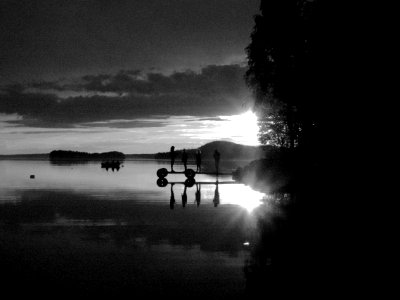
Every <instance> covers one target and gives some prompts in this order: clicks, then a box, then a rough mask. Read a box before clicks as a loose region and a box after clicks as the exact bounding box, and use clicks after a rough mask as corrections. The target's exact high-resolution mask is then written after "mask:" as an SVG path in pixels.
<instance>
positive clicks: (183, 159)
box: [182, 149, 188, 171]
mask: <svg viewBox="0 0 400 300" xmlns="http://www.w3.org/2000/svg"><path fill="white" fill-rule="evenodd" d="M187 160H188V155H187V153H186V150H185V149H183V151H182V162H183V166H184V167H185V171H186V168H187Z"/></svg>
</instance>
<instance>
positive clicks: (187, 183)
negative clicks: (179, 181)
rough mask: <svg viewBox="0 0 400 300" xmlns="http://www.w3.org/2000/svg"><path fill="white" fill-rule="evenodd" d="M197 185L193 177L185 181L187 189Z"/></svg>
mask: <svg viewBox="0 0 400 300" xmlns="http://www.w3.org/2000/svg"><path fill="white" fill-rule="evenodd" d="M195 183H196V180H194V178H193V177H190V178H188V179H186V180H185V186H186V187H192V186H193V185H194V184H195Z"/></svg>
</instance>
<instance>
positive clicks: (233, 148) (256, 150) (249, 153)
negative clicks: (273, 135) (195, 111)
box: [154, 141, 274, 160]
mask: <svg viewBox="0 0 400 300" xmlns="http://www.w3.org/2000/svg"><path fill="white" fill-rule="evenodd" d="M198 149H200V150H201V153H202V158H203V159H204V160H207V159H209V160H213V154H214V151H215V149H217V150H218V152H219V153H220V154H221V159H222V160H229V159H244V160H254V159H260V158H263V157H264V156H265V154H266V153H267V152H269V151H273V150H274V147H273V146H246V145H241V144H236V143H232V142H227V141H214V142H210V143H207V144H205V145H203V146H201V147H199V148H198ZM196 151H197V149H186V152H187V153H188V155H189V159H190V157H194V155H195V153H196ZM175 152H176V154H177V157H178V158H179V157H180V156H181V153H182V150H180V149H178V150H175ZM154 157H155V158H156V159H169V158H170V156H169V151H168V152H159V153H157V154H155V156H154Z"/></svg>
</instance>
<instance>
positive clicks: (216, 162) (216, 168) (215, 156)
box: [214, 149, 221, 175]
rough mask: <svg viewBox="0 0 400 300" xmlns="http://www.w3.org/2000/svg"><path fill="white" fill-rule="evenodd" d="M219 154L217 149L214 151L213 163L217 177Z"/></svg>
mask: <svg viewBox="0 0 400 300" xmlns="http://www.w3.org/2000/svg"><path fill="white" fill-rule="evenodd" d="M220 156H221V155H220V153H219V152H218V150H217V149H215V151H214V162H215V170H216V171H217V175H218V173H219V159H220Z"/></svg>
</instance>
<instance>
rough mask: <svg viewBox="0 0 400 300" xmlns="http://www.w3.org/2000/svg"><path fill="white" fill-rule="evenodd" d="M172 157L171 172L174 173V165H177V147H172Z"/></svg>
mask: <svg viewBox="0 0 400 300" xmlns="http://www.w3.org/2000/svg"><path fill="white" fill-rule="evenodd" d="M170 157H171V172H174V163H175V147H174V146H172V147H171V151H170Z"/></svg>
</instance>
